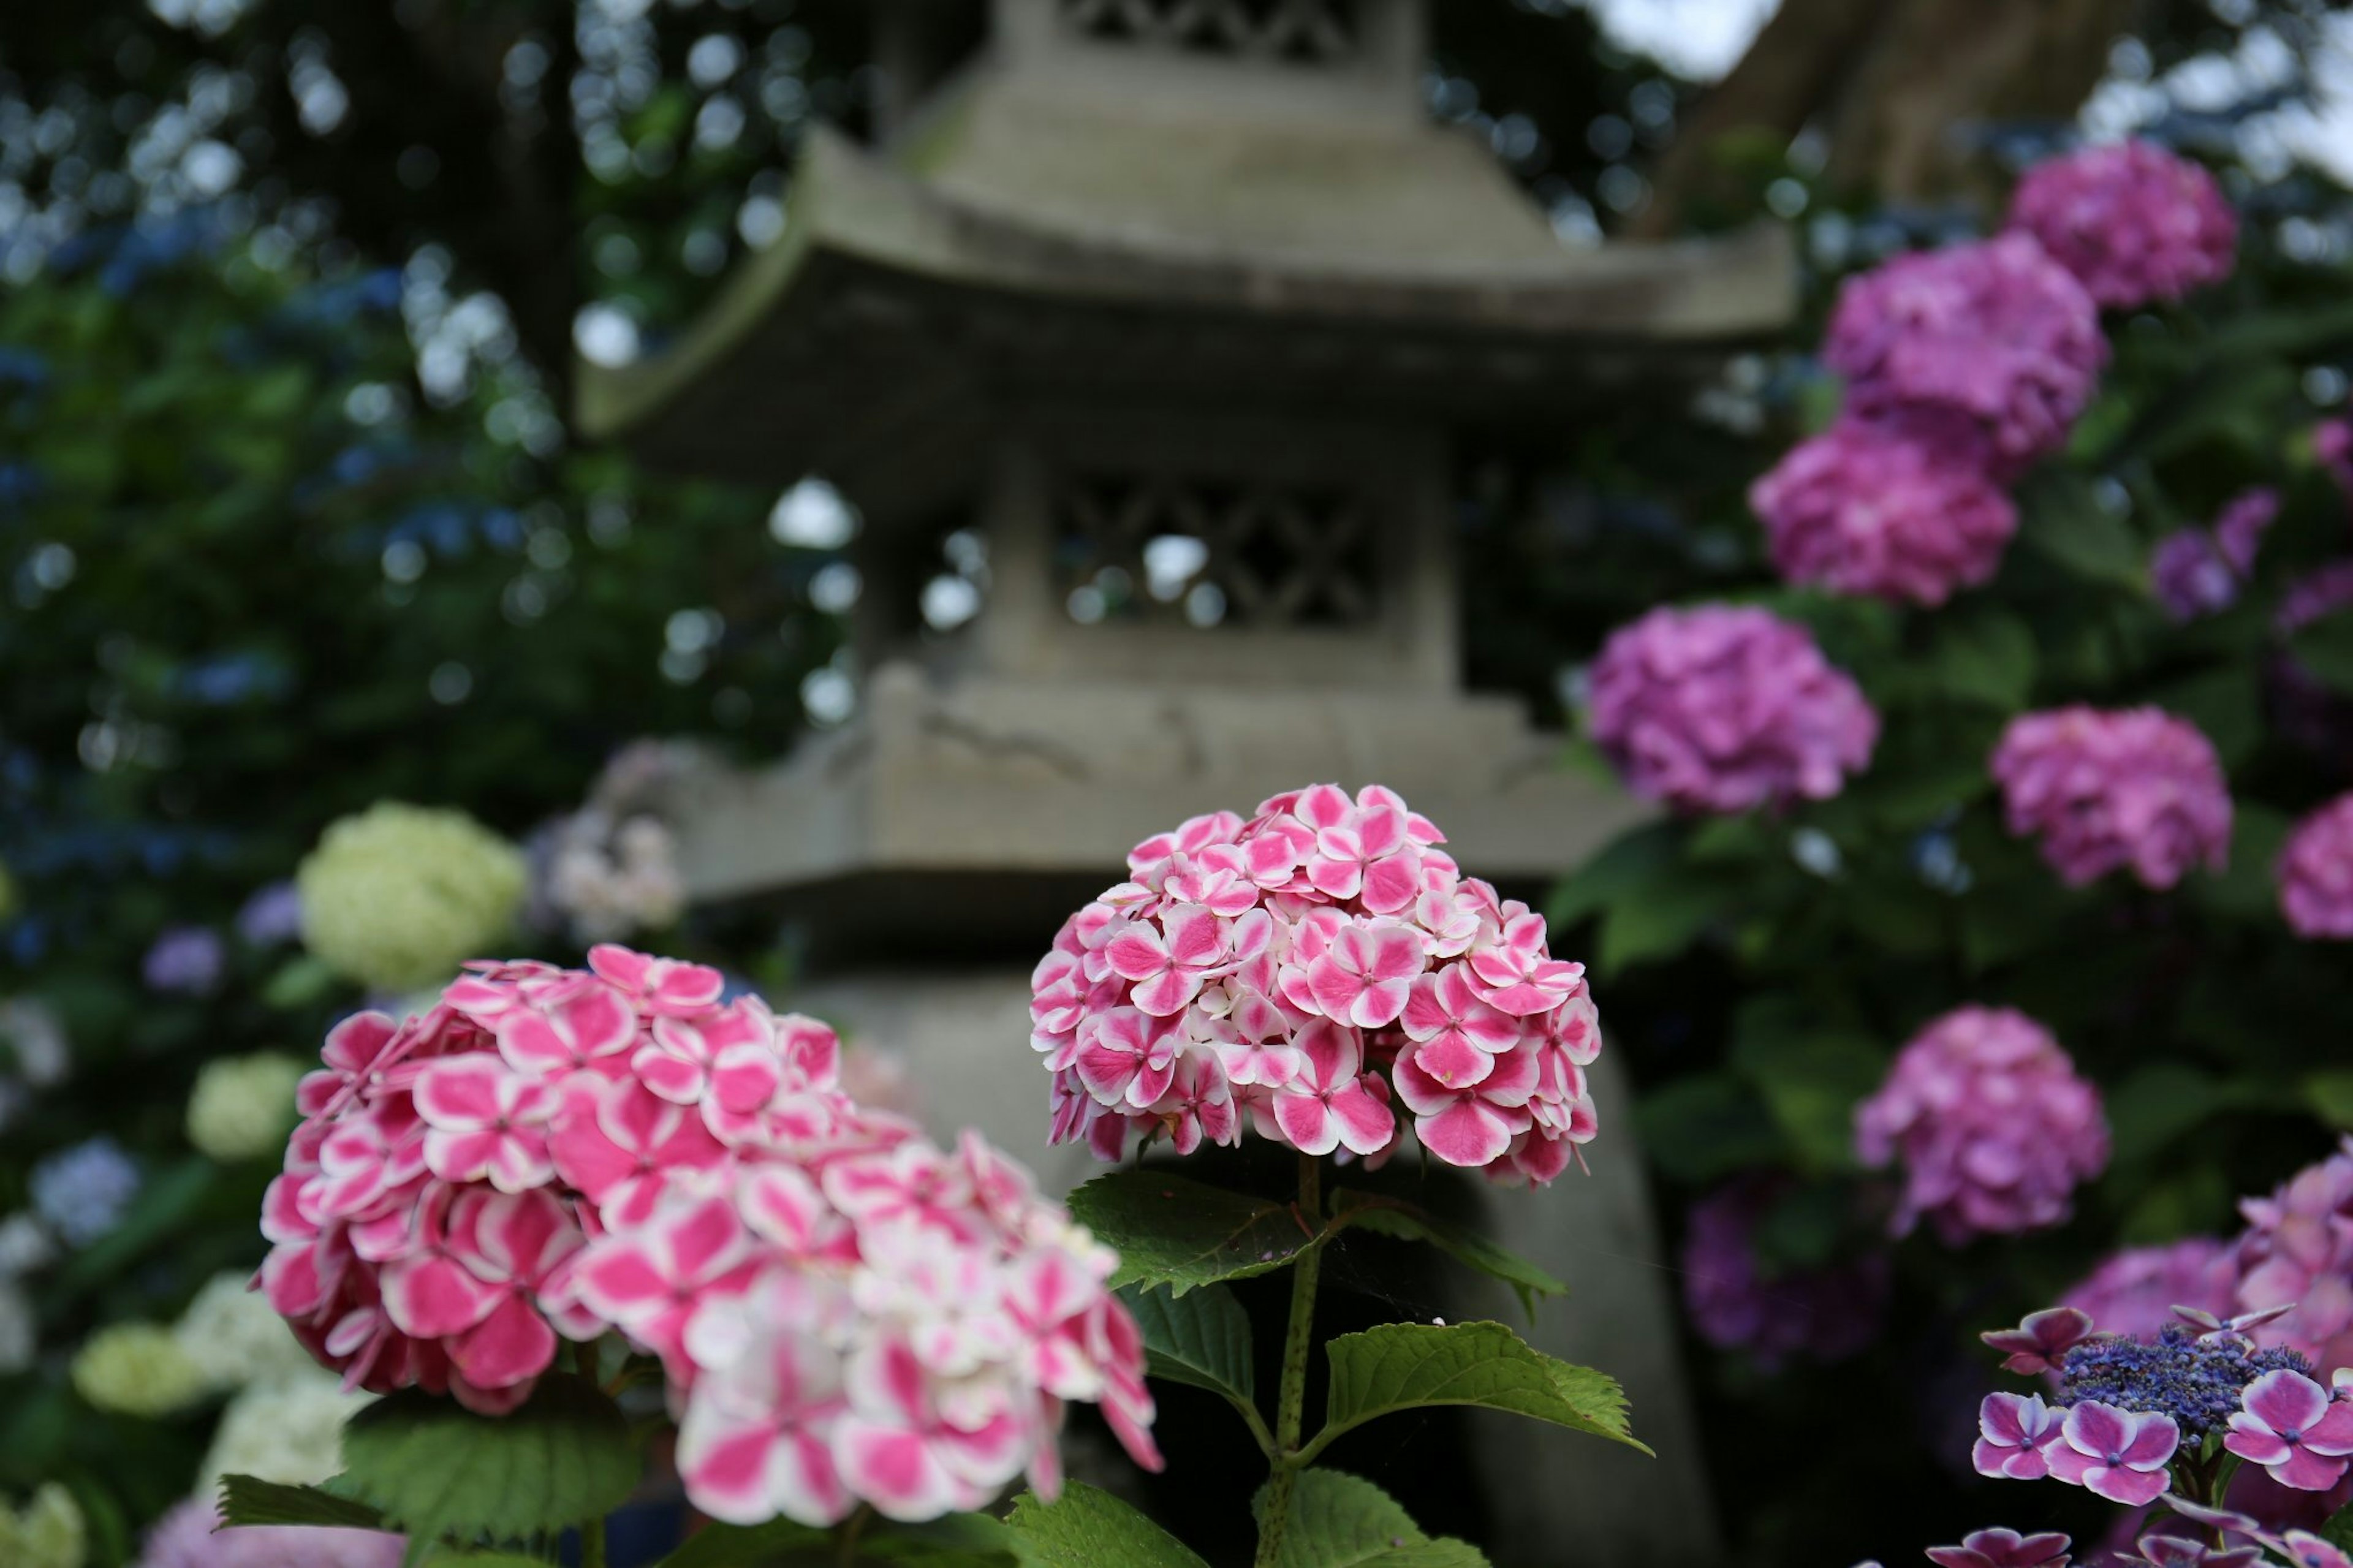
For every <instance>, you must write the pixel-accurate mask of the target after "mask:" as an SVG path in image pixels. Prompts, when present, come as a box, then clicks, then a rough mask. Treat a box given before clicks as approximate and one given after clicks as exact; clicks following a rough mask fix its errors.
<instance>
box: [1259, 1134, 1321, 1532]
mask: <svg viewBox="0 0 2353 1568" xmlns="http://www.w3.org/2000/svg"><path fill="white" fill-rule="evenodd" d="M1323 1174H1324V1167H1323V1163H1322V1162H1321V1161H1319V1160H1318V1159H1317V1158H1316V1157H1315V1156H1314V1155H1313V1154H1302V1155H1300V1156H1299V1215H1300V1218H1301V1219H1302V1220H1303V1221H1304V1222H1305V1223H1306V1225H1307V1227H1308V1228H1309V1229H1310V1230H1311V1231H1319V1230H1320V1229H1321V1227H1322V1225H1323V1220H1324V1199H1323V1191H1322V1182H1323ZM1323 1261H1324V1248H1323V1245H1322V1242H1321V1239H1320V1237H1319V1239H1318V1241H1317V1242H1316V1244H1315V1245H1313V1246H1311V1247H1308V1248H1307V1249H1306V1250H1305V1251H1303V1252H1302V1253H1300V1255H1299V1259H1298V1261H1297V1262H1295V1263H1293V1265H1292V1266H1291V1327H1290V1331H1289V1332H1288V1333H1286V1334H1285V1335H1284V1336H1283V1341H1282V1394H1281V1396H1280V1397H1279V1399H1278V1400H1277V1402H1276V1405H1275V1407H1274V1448H1275V1452H1274V1473H1273V1475H1271V1477H1269V1478H1268V1480H1267V1486H1266V1523H1265V1524H1264V1526H1263V1527H1261V1530H1260V1531H1259V1538H1258V1557H1257V1559H1256V1568H1272V1564H1273V1563H1276V1562H1277V1561H1278V1560H1279V1559H1280V1558H1281V1557H1282V1538H1283V1535H1284V1533H1285V1532H1286V1531H1288V1530H1289V1529H1290V1526H1291V1492H1292V1488H1293V1484H1294V1483H1295V1482H1296V1481H1297V1479H1298V1477H1299V1472H1300V1470H1301V1469H1302V1468H1303V1467H1304V1466H1305V1464H1306V1460H1305V1459H1304V1458H1302V1457H1301V1455H1300V1452H1299V1425H1300V1420H1301V1418H1302V1417H1303V1415H1305V1413H1306V1405H1307V1353H1308V1352H1309V1350H1310V1349H1312V1348H1313V1346H1314V1339H1315V1276H1316V1274H1317V1272H1318V1271H1319V1270H1320V1269H1321V1268H1322V1267H1323Z"/></svg>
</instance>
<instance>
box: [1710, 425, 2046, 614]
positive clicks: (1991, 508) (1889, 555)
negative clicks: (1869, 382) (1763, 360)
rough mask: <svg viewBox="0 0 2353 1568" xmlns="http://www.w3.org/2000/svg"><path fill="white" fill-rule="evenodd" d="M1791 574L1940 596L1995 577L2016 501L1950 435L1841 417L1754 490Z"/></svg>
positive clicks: (1870, 590)
mask: <svg viewBox="0 0 2353 1568" xmlns="http://www.w3.org/2000/svg"><path fill="white" fill-rule="evenodd" d="M1748 504H1749V506H1750V508H1751V509H1752V510H1754V511H1755V512H1756V513H1757V519H1758V521H1761V522H1763V523H1764V525H1765V533H1766V537H1767V540H1769V541H1770V542H1771V545H1772V550H1773V564H1774V566H1775V567H1776V568H1777V569H1778V571H1779V572H1780V574H1781V575H1782V577H1783V578H1785V579H1787V580H1788V581H1789V582H1792V583H1808V584H1815V585H1817V586H1820V587H1823V588H1827V589H1829V590H1830V591H1831V592H1832V593H1835V594H1862V595H1873V596H1875V597H1878V598H1883V599H1891V600H1895V601H1898V602H1908V603H1911V604H1915V605H1941V604H1943V603H1944V602H1945V601H1946V600H1947V599H1948V598H1950V597H1951V596H1952V595H1953V593H1954V592H1955V591H1956V590H1957V589H1960V588H1968V587H1974V586H1976V585H1977V584H1980V583H1983V582H1986V581H1988V580H1989V579H1990V578H1991V577H1992V576H1993V574H1994V571H1995V569H1996V568H1997V567H1999V566H2000V564H2001V557H2002V552H2003V550H2004V549H2006V548H2007V547H2008V545H2009V543H2010V535H2011V534H2013V533H2015V532H2017V531H2018V508H2017V507H2016V506H2014V505H2013V504H2011V502H2010V497H2009V496H2008V495H2007V494H2005V493H2004V492H2003V490H2002V489H2001V488H2000V486H1999V485H1997V484H1995V483H1994V482H1993V480H1992V479H1989V478H1988V477H1987V475H1986V473H1985V472H1984V470H1983V469H1982V468H1978V466H1976V465H1975V464H1973V463H1971V462H1970V461H1968V455H1967V454H1966V453H1959V454H1957V453H1955V452H1953V451H1951V450H1950V449H1948V448H1947V447H1946V446H1943V445H1939V444H1934V443H1930V442H1926V441H1920V440H1915V439H1911V438H1908V437H1905V436H1903V435H1901V434H1898V433H1896V432H1894V431H1889V430H1883V429H1880V428H1876V427H1874V426H1870V425H1867V424H1864V423H1862V421H1860V420H1855V419H1841V420H1840V421H1839V422H1838V423H1836V424H1834V425H1832V426H1831V427H1830V428H1829V429H1828V430H1826V431H1824V432H1823V433H1822V434H1820V435H1819V436H1816V437H1812V438H1811V439H1810V440H1807V441H1803V442H1800V443H1799V445H1798V446H1796V447H1793V448H1791V449H1790V451H1789V453H1788V456H1786V457H1784V458H1782V459H1781V461H1780V462H1779V463H1778V465H1776V466H1775V467H1774V468H1773V469H1772V471H1771V472H1769V473H1767V474H1766V475H1765V476H1764V477H1763V478H1762V479H1758V480H1757V482H1756V484H1755V485H1753V486H1751V487H1750V489H1749V491H1748Z"/></svg>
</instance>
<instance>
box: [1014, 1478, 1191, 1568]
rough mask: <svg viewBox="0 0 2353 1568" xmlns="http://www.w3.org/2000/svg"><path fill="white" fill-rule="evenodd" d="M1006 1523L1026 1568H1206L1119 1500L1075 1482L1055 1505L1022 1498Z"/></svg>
mask: <svg viewBox="0 0 2353 1568" xmlns="http://www.w3.org/2000/svg"><path fill="white" fill-rule="evenodd" d="M1006 1522H1007V1523H1008V1525H1009V1526H1010V1527H1011V1529H1012V1531H1013V1533H1014V1534H1015V1535H1016V1536H1018V1537H1019V1538H1020V1541H1021V1546H1022V1552H1023V1556H1024V1557H1025V1559H1026V1561H1027V1568H1112V1565H1113V1564H1117V1568H1208V1564H1207V1563H1203V1562H1202V1561H1201V1559H1200V1558H1199V1557H1198V1556H1196V1555H1195V1554H1194V1553H1193V1552H1192V1551H1191V1549H1189V1548H1188V1547H1187V1546H1186V1545H1185V1543H1184V1542H1180V1541H1178V1540H1177V1539H1176V1537H1175V1536H1173V1535H1171V1534H1169V1533H1168V1532H1167V1531H1165V1530H1163V1529H1161V1528H1160V1527H1159V1526H1158V1525H1156V1524H1155V1523H1153V1522H1152V1521H1150V1520H1148V1519H1146V1518H1145V1517H1144V1515H1142V1514H1140V1513H1138V1512H1136V1510H1134V1509H1132V1508H1130V1507H1128V1506H1127V1504H1125V1503H1124V1502H1122V1501H1120V1500H1119V1499H1117V1498H1115V1497H1113V1496H1112V1495H1111V1494H1110V1493H1109V1492H1106V1491H1100V1490H1098V1489H1095V1488H1093V1487H1091V1486H1086V1485H1084V1484H1082V1483H1081V1482H1078V1481H1071V1482H1069V1483H1068V1484H1066V1485H1065V1486H1064V1487H1063V1488H1062V1495H1061V1498H1060V1500H1059V1501H1056V1502H1051V1503H1046V1502H1040V1501H1039V1500H1038V1494H1037V1493H1035V1492H1023V1493H1022V1494H1021V1496H1020V1498H1019V1500H1018V1501H1016V1502H1015V1503H1014V1505H1013V1515H1012V1517H1011V1518H1010V1519H1008V1521H1006Z"/></svg>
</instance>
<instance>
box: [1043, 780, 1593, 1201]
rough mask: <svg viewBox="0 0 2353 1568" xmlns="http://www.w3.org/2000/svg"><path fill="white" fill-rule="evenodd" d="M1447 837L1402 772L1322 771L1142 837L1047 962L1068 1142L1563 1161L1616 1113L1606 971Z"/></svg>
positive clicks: (1514, 1162)
mask: <svg viewBox="0 0 2353 1568" xmlns="http://www.w3.org/2000/svg"><path fill="white" fill-rule="evenodd" d="M1443 841H1444V837H1443V836H1442V835H1441V834H1440V832H1439V831H1438V829H1437V827H1436V826H1434V825H1432V824H1431V823H1430V820H1429V819H1428V818H1426V817H1423V816H1419V815H1418V814H1416V813H1415V812H1414V811H1412V810H1411V809H1410V808H1409V807H1408V806H1407V805H1406V804H1405V802H1404V801H1403V800H1401V799H1399V798H1398V796H1397V795H1395V794H1394V793H1393V792H1391V791H1389V790H1386V789H1383V788H1381V787H1379V786H1378V785H1369V786H1367V787H1366V788H1365V789H1363V790H1360V791H1358V792H1357V793H1356V795H1354V796H1353V797H1352V796H1350V795H1347V794H1346V793H1345V792H1344V791H1342V790H1340V789H1339V788H1337V787H1336V786H1335V785H1332V784H1315V785H1313V786H1311V787H1309V788H1306V789H1303V790H1293V791H1291V792H1289V793H1287V794H1283V795H1276V796H1274V797H1273V798H1272V799H1271V800H1269V801H1267V802H1266V803H1265V804H1263V805H1261V806H1260V807H1259V809H1258V814H1257V815H1256V816H1253V817H1252V818H1251V819H1250V820H1249V821H1247V822H1245V821H1244V820H1243V819H1242V818H1241V817H1240V816H1235V815H1234V814H1233V813H1232V812H1219V813H1216V814H1215V815H1213V816H1198V817H1195V818H1193V819H1192V820H1191V821H1188V822H1187V823H1186V824H1184V825H1183V826H1181V827H1179V828H1177V829H1176V831H1175V832H1173V833H1165V834H1160V835H1157V836H1155V837H1151V838H1147V839H1145V841H1144V842H1143V843H1142V844H1139V845H1137V846H1136V847H1135V849H1134V852H1133V853H1132V854H1130V855H1129V857H1128V873H1129V880H1127V881H1125V882H1123V883H1121V884H1120V885H1119V886H1117V887H1114V888H1112V889H1108V890H1107V891H1105V892H1104V893H1103V896H1102V897H1101V898H1099V899H1097V900H1095V901H1094V902H1093V903H1091V904H1089V905H1088V906H1087V907H1086V908H1084V909H1082V910H1079V912H1078V913H1076V914H1074V915H1072V916H1071V918H1070V920H1069V921H1066V922H1064V924H1063V926H1062V930H1061V931H1060V934H1058V935H1057V936H1056V937H1055V939H1054V946H1053V950H1052V951H1051V952H1049V953H1047V955H1046V956H1045V957H1044V958H1043V959H1041V960H1039V963H1038V967H1037V969H1036V970H1035V971H1034V972H1033V973H1032V974H1031V977H1030V985H1031V999H1030V1018H1031V1021H1032V1025H1033V1032H1032V1034H1031V1037H1030V1038H1031V1043H1032V1044H1033V1045H1034V1046H1035V1047H1036V1048H1037V1050H1038V1051H1039V1054H1040V1055H1041V1056H1043V1057H1044V1058H1045V1063H1046V1066H1047V1068H1049V1069H1050V1071H1051V1072H1052V1073H1053V1075H1054V1088H1053V1094H1052V1100H1051V1104H1052V1106H1053V1112H1054V1121H1053V1133H1052V1136H1053V1139H1054V1141H1055V1142H1071V1141H1075V1140H1083V1141H1085V1142H1087V1143H1088V1144H1089V1145H1090V1146H1091V1147H1092V1149H1093V1150H1094V1151H1095V1152H1096V1153H1098V1154H1099V1155H1101V1156H1103V1158H1105V1159H1111V1160H1115V1159H1117V1158H1119V1157H1120V1156H1121V1154H1122V1152H1124V1150H1125V1148H1126V1147H1127V1144H1128V1141H1129V1135H1130V1134H1131V1133H1133V1132H1143V1133H1145V1134H1147V1135H1151V1134H1156V1133H1160V1132H1164V1131H1165V1132H1166V1133H1167V1134H1168V1135H1169V1138H1170V1140H1171V1142H1173V1143H1174V1144H1175V1145H1176V1148H1177V1149H1178V1150H1179V1151H1180V1152H1189V1151H1190V1150H1191V1149H1193V1148H1196V1147H1198V1145H1199V1144H1201V1143H1202V1142H1219V1143H1231V1142H1238V1141H1239V1140H1240V1136H1241V1131H1242V1129H1243V1128H1244V1127H1246V1126H1247V1127H1250V1128H1253V1129H1255V1130H1256V1131H1257V1132H1258V1133H1259V1135H1260V1136H1261V1137H1263V1138H1268V1139H1271V1140H1273V1141H1274V1142H1279V1143H1284V1144H1288V1145H1289V1146H1291V1147H1292V1148H1294V1149H1297V1150H1299V1151H1301V1152H1304V1153H1309V1154H1329V1153H1335V1152H1340V1151H1344V1150H1345V1152H1347V1153H1348V1154H1349V1155H1352V1156H1358V1157H1363V1158H1365V1159H1367V1160H1371V1161H1381V1160H1386V1159H1388V1158H1390V1157H1391V1156H1393V1155H1394V1154H1395V1153H1396V1152H1397V1151H1398V1148H1399V1147H1401V1146H1402V1145H1403V1143H1404V1142H1405V1140H1406V1138H1407V1135H1408V1133H1409V1132H1410V1134H1411V1137H1412V1139H1413V1140H1414V1141H1417V1142H1419V1143H1420V1145H1421V1146H1422V1147H1423V1148H1424V1149H1426V1150H1427V1151H1429V1152H1430V1153H1431V1154H1433V1155H1435V1156H1436V1157H1437V1158H1439V1159H1440V1160H1442V1161H1444V1162H1445V1163H1448V1164H1451V1165H1461V1166H1466V1167H1470V1168H1473V1169H1478V1170H1481V1171H1483V1172H1484V1173H1486V1174H1487V1175H1488V1176H1489V1177H1490V1178H1491V1179H1493V1180H1495V1181H1498V1182H1512V1183H1518V1182H1527V1183H1533V1184H1544V1183H1546V1182H1549V1181H1551V1180H1552V1179H1553V1178H1554V1177H1556V1176H1557V1175H1559V1174H1560V1173H1561V1172H1562V1171H1563V1170H1565V1169H1567V1165H1568V1163H1569V1162H1570V1160H1571V1159H1572V1158H1574V1157H1575V1155H1576V1152H1577V1148H1578V1146H1579V1145H1581V1144H1583V1143H1585V1142H1587V1141H1588V1140H1589V1139H1591V1138H1592V1137H1593V1135H1594V1131H1595V1126H1596V1122H1595V1119H1594V1114H1593V1103H1592V1100H1591V1099H1590V1098H1589V1097H1588V1094H1587V1090H1586V1079H1585V1068H1587V1067H1588V1066H1589V1065H1590V1064H1591V1063H1592V1061H1593V1060H1594V1058H1595V1057H1596V1056H1597V1055H1599V1052H1600V1049H1601V1030H1600V1022H1599V1016H1598V1015H1597V1014H1596V1013H1595V1011H1594V1007H1593V1002H1592V999H1591V998H1590V997H1589V996H1588V994H1587V993H1586V985H1585V970H1584V966H1583V965H1581V964H1577V963H1567V962H1564V961H1563V960H1560V959H1556V958H1555V957H1553V956H1552V954H1551V952H1549V951H1548V950H1547V949H1546V945H1545V923H1544V917H1543V916H1541V915H1538V914H1536V913H1535V912H1534V911H1533V910H1529V909H1528V907H1527V906H1526V905H1525V904H1523V903H1520V902H1519V901H1517V900H1507V899H1503V898H1500V897H1498V896H1497V894H1496V892H1495V889H1493V888H1492V887H1490V886H1488V885H1487V884H1486V883H1485V882H1482V881H1480V880H1478V879H1476V878H1469V877H1464V876H1463V875H1462V874H1461V869H1460V868H1458V867H1457V866H1456V865H1455V863H1454V861H1453V860H1452V858H1450V857H1449V856H1448V855H1446V854H1445V853H1444V851H1442V850H1440V848H1439V847H1438V846H1439V845H1440V843H1442V842H1443Z"/></svg>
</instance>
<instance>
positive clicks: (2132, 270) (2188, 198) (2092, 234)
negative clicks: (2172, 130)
mask: <svg viewBox="0 0 2353 1568" xmlns="http://www.w3.org/2000/svg"><path fill="white" fill-rule="evenodd" d="M2010 228H2012V229H2014V230H2020V231H2022V232H2024V233H2027V234H2031V235H2032V236H2033V237H2035V239H2036V240H2037V241H2039V242H2040V243H2041V244H2042V248H2043V249H2044V250H2046V251H2048V252H2049V253H2050V254H2051V256H2052V258H2053V259H2055V260H2056V261H2058V263H2059V264H2060V265H2061V266H2062V267H2064V268H2066V269H2067V270H2068V271H2069V272H2071V273H2073V274H2074V276H2075V279H2076V280H2077V281H2079V282H2080V283H2082V284H2083V285H2084V289H2085V290H2086V291H2087V292H2088V293H2089V294H2090V295H2091V296H2092V298H2093V299H2094V300H2098V301H2099V302H2100V303H2101V304H2102V305H2104V306H2106V307H2107V308H2109V309H2111V310H2135V309H2137V308H2138V307H2140V306H2143V305H2147V304H2153V303H2155V302H2156V301H2158V300H2168V301H2170V300H2179V299H2180V298H2181V297H2182V296H2183V295H2185V294H2187V293H2189V291H2190V290H2191V289H2198V288H2201V287H2203V286H2205V285H2207V284H2210V283H2219V282H2221V280H2222V279H2225V278H2228V277H2229V276H2230V275H2231V267H2232V262H2233V260H2234V259H2235V256H2236V252H2237V248H2238V240H2239V220H2238V218H2237V216H2235V215H2234V214H2233V213H2232V211H2231V205H2230V203H2228V202H2226V201H2224V200H2223V199H2222V192H2221V187H2220V186H2218V185H2216V184H2215V183H2214V176H2213V175H2211V174H2208V173H2207V172H2206V171H2205V170H2204V169H2203V168H2201V167H2200V165H2198V164H2196V163H2191V162H2189V160H2188V159H2187V158H2181V157H2177V156H2176V155H2175V154H2173V153H2168V152H2167V151H2166V150H2165V149H2164V148H2162V147H2159V146H2158V145H2156V144H2155V143H2153V142H2139V141H2132V142H2117V143H2115V144H2113V145H2109V146H2103V147H2086V148H2084V149H2083V150H2081V151H2080V152H2075V153H2069V154H2067V155H2066V156H2065V157H2063V158H2052V159H2050V160H2048V161H2046V162H2044V163H2038V164H2036V165H2035V166H2034V167H2033V168H2031V169H2030V170H2028V171H2027V173H2026V174H2025V177H2024V178H2022V179H2021V180H2020V181H2019V182H2018V189H2017V190H2016V191H2015V192H2014V193H2013V194H2012V195H2011V196H2010Z"/></svg>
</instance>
